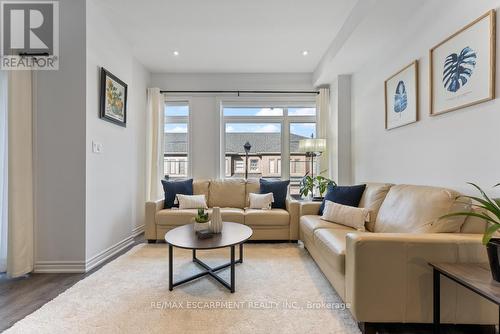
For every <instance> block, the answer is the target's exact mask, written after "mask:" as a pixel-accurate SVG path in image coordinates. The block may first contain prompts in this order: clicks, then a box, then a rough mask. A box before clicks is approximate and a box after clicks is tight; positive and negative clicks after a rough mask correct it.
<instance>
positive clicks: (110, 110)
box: [99, 67, 128, 127]
mask: <svg viewBox="0 0 500 334" xmlns="http://www.w3.org/2000/svg"><path fill="white" fill-rule="evenodd" d="M127 89H128V85H127V84H126V83H125V82H123V81H122V80H120V79H119V78H118V77H117V76H115V75H114V74H112V73H111V72H109V71H108V70H106V69H105V68H104V67H101V86H100V108H99V109H100V110H99V117H100V118H101V119H103V120H105V121H108V122H111V123H114V124H117V125H120V126H123V127H126V126H127Z"/></svg>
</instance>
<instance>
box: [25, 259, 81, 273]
mask: <svg viewBox="0 0 500 334" xmlns="http://www.w3.org/2000/svg"><path fill="white" fill-rule="evenodd" d="M33 271H34V272H35V273H84V272H85V261H38V262H37V263H35V267H34V269H33Z"/></svg>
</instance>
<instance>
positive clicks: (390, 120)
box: [385, 60, 418, 130]
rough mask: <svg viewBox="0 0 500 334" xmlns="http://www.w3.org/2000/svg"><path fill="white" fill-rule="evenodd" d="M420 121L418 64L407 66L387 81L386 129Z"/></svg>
mask: <svg viewBox="0 0 500 334" xmlns="http://www.w3.org/2000/svg"><path fill="white" fill-rule="evenodd" d="M417 120H418V62H417V61H416V60H415V61H414V62H413V63H411V64H409V65H407V66H405V67H404V68H403V69H401V70H400V71H398V72H397V73H396V74H394V75H392V76H391V77H390V78H389V79H387V80H386V81H385V128H386V129H387V130H390V129H394V128H399V127H401V126H403V125H407V124H411V123H414V122H416V121H417Z"/></svg>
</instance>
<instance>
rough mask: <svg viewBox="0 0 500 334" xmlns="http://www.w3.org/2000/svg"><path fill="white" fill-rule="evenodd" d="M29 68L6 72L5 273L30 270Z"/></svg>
mask: <svg viewBox="0 0 500 334" xmlns="http://www.w3.org/2000/svg"><path fill="white" fill-rule="evenodd" d="M32 96H33V94H32V73H31V71H10V73H9V94H8V106H9V107H8V125H7V128H8V131H7V136H8V140H7V142H8V184H9V187H8V221H9V223H8V224H9V226H8V230H9V231H8V241H7V274H8V275H9V276H11V277H17V276H21V275H24V274H26V273H29V272H31V271H32V270H33V234H34V233H33V227H34V224H33V221H34V210H33V105H32V104H33V102H32Z"/></svg>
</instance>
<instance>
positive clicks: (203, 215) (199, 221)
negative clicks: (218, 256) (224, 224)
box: [194, 209, 210, 231]
mask: <svg viewBox="0 0 500 334" xmlns="http://www.w3.org/2000/svg"><path fill="white" fill-rule="evenodd" d="M209 227H210V218H209V216H208V212H206V211H205V209H198V213H197V214H196V216H194V230H195V231H204V230H208V229H209Z"/></svg>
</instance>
